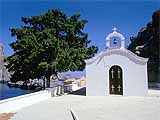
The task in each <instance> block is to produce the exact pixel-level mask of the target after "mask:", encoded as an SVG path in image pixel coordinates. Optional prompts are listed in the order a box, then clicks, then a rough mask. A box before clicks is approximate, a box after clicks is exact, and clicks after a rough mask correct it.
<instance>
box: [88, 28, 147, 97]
mask: <svg viewBox="0 0 160 120" xmlns="http://www.w3.org/2000/svg"><path fill="white" fill-rule="evenodd" d="M116 39H118V40H119V45H113V43H115V44H117V41H116ZM111 41H113V43H112V42H111ZM147 61H148V58H142V57H139V56H137V55H135V54H134V53H132V52H131V51H129V50H127V49H126V48H125V37H124V36H123V35H122V34H121V33H119V32H117V29H116V28H114V29H113V32H112V33H110V34H108V35H107V37H106V49H104V50H103V51H102V52H100V53H99V54H98V55H97V56H95V57H93V58H91V59H88V60H85V62H86V80H87V83H86V95H89V96H107V95H112V94H113V95H114V94H115V95H123V96H146V95H147V94H148V80H147Z"/></svg>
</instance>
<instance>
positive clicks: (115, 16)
mask: <svg viewBox="0 0 160 120" xmlns="http://www.w3.org/2000/svg"><path fill="white" fill-rule="evenodd" d="M117 1H118V0H117ZM159 8H160V2H158V0H152V1H151V0H142V1H141V2H138V1H137V0H136V1H135V0H134V1H132V2H127V0H119V2H116V0H108V1H107V0H106V1H105V0H99V1H98V0H96V1H94V0H88V1H87V0H0V43H2V44H3V45H4V52H5V55H7V56H8V55H11V54H12V53H13V51H12V50H11V48H10V47H9V45H8V44H9V43H11V42H13V41H15V38H14V37H11V34H10V31H9V28H16V27H20V25H22V22H21V17H22V16H25V17H30V16H34V15H39V14H42V13H45V12H47V11H48V9H61V10H62V11H64V12H65V13H66V14H67V15H69V16H70V15H72V14H74V13H80V14H81V18H82V19H83V18H84V19H87V20H88V23H87V25H86V26H85V31H86V32H87V33H88V35H89V39H90V40H92V43H91V44H93V45H97V46H98V47H99V51H101V50H103V49H104V48H105V37H106V35H107V34H108V33H110V32H112V28H113V27H114V26H116V27H117V28H118V31H119V32H121V33H122V34H124V36H125V38H126V45H128V44H129V43H130V40H129V38H130V36H131V35H136V34H137V33H138V31H139V30H140V28H141V27H143V26H145V25H146V24H147V23H148V22H149V21H151V18H152V13H153V12H154V11H155V10H157V9H159Z"/></svg>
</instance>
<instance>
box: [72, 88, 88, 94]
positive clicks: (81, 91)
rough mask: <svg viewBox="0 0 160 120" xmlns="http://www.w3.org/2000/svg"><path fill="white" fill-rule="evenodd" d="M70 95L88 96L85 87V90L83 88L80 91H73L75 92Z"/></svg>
mask: <svg viewBox="0 0 160 120" xmlns="http://www.w3.org/2000/svg"><path fill="white" fill-rule="evenodd" d="M69 94H72V95H82V96H86V87H83V88H81V89H79V90H76V91H73V92H71V93H69Z"/></svg>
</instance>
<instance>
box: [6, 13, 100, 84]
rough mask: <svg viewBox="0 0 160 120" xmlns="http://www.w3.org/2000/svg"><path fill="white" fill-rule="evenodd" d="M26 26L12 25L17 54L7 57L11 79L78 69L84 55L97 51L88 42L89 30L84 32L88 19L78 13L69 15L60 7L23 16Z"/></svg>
mask: <svg viewBox="0 0 160 120" xmlns="http://www.w3.org/2000/svg"><path fill="white" fill-rule="evenodd" d="M22 22H24V23H25V25H24V26H21V27H20V28H13V29H10V31H11V34H12V36H15V37H16V41H15V42H12V43H11V44H10V46H11V47H12V49H13V51H14V54H13V55H11V56H9V57H8V58H7V61H8V65H7V68H8V70H9V71H10V72H12V78H11V80H12V81H19V80H28V79H29V78H38V77H41V76H43V75H44V74H45V76H46V77H47V79H49V77H50V75H51V74H57V72H66V71H69V70H71V71H79V70H83V69H84V68H85V62H84V60H85V59H88V58H91V57H93V56H94V55H95V53H97V51H98V48H97V47H96V46H88V44H89V43H90V42H91V41H90V40H88V35H87V33H85V32H83V29H84V26H85V24H86V23H87V20H80V15H79V14H74V15H72V16H71V17H67V15H66V14H65V13H63V12H62V11H60V10H49V11H48V12H47V13H45V14H42V15H39V16H33V17H30V18H26V17H22Z"/></svg>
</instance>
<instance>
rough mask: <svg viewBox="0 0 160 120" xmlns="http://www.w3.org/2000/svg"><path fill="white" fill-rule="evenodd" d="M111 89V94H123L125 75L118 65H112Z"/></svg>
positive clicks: (110, 73) (110, 74)
mask: <svg viewBox="0 0 160 120" xmlns="http://www.w3.org/2000/svg"><path fill="white" fill-rule="evenodd" d="M109 90H110V94H119V95H123V75H122V69H121V67H120V66H118V65H114V66H112V67H111V68H110V70H109Z"/></svg>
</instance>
